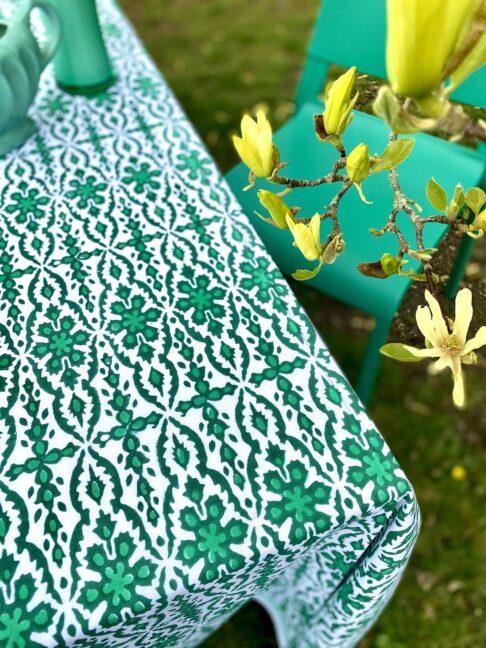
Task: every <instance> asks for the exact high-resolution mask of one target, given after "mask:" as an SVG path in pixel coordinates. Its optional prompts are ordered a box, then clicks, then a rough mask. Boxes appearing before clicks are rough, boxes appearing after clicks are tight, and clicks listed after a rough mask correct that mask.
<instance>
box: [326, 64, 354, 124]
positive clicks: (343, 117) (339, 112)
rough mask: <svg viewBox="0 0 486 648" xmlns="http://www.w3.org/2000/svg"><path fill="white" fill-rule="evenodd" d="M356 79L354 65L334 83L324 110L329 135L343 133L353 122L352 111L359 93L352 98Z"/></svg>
mask: <svg viewBox="0 0 486 648" xmlns="http://www.w3.org/2000/svg"><path fill="white" fill-rule="evenodd" d="M355 80H356V68H355V67H352V68H350V69H349V70H348V71H347V72H345V73H344V74H342V75H341V76H340V77H339V78H338V79H336V81H334V83H333V84H332V86H331V88H330V90H329V94H328V96H327V99H326V106H325V110H324V128H325V129H326V133H327V134H328V135H338V136H339V135H342V134H343V133H344V131H345V130H346V128H347V126H348V125H349V123H350V122H351V111H352V110H353V108H354V104H355V103H356V101H357V99H358V93H356V94H355V96H354V97H353V99H351V92H352V90H353V87H354V82H355Z"/></svg>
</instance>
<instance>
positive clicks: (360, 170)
mask: <svg viewBox="0 0 486 648" xmlns="http://www.w3.org/2000/svg"><path fill="white" fill-rule="evenodd" d="M346 172H347V174H348V176H349V179H350V180H352V181H353V182H354V183H356V184H361V183H362V182H363V180H365V178H367V177H368V174H369V172H370V152H369V150H368V147H367V146H366V144H358V146H357V147H356V148H355V149H353V150H352V151H351V153H350V154H349V155H348V159H347V162H346Z"/></svg>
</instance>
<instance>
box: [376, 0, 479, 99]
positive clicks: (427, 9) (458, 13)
mask: <svg viewBox="0 0 486 648" xmlns="http://www.w3.org/2000/svg"><path fill="white" fill-rule="evenodd" d="M480 3H481V0H387V22H388V33H387V49H386V64H387V72H388V79H389V81H390V84H391V86H392V88H393V90H394V91H395V92H396V93H397V94H402V95H405V96H407V97H414V98H417V99H420V98H423V97H426V96H427V95H430V94H431V93H432V92H433V91H434V90H436V89H437V88H438V87H439V86H440V84H441V83H442V81H443V80H444V74H445V72H446V68H447V63H448V60H449V58H450V56H451V55H452V54H453V52H454V50H455V49H456V47H457V46H458V43H459V40H460V39H461V38H462V37H463V36H464V31H465V30H466V28H467V25H468V24H469V23H470V21H471V19H472V17H473V15H474V13H475V12H476V10H477V9H478V7H479V5H480Z"/></svg>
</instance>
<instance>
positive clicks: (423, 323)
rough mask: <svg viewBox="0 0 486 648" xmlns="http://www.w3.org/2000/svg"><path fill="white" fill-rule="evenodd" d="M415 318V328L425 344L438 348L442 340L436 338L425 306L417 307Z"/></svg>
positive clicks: (429, 314)
mask: <svg viewBox="0 0 486 648" xmlns="http://www.w3.org/2000/svg"><path fill="white" fill-rule="evenodd" d="M415 318H416V320H417V326H418V327H419V330H420V332H421V333H422V335H423V336H424V338H425V339H426V340H427V342H429V343H430V344H431V345H432V346H434V347H438V346H440V344H441V342H442V339H440V338H439V337H438V336H437V333H436V331H435V328H434V325H433V324H432V315H431V313H430V310H429V309H428V308H427V306H419V307H418V308H417V312H416V314H415Z"/></svg>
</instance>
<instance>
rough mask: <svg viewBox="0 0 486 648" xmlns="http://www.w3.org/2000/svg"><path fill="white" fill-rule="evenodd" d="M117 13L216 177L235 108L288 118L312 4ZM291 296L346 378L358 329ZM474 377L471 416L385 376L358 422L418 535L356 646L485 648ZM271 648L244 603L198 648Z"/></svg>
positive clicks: (484, 468)
mask: <svg viewBox="0 0 486 648" xmlns="http://www.w3.org/2000/svg"><path fill="white" fill-rule="evenodd" d="M121 4H122V5H123V6H124V8H125V9H126V11H127V13H128V14H129V16H130V17H131V19H132V20H133V22H134V23H135V25H136V27H137V29H138V31H139V33H140V35H141V37H142V38H143V40H144V41H145V43H146V46H147V48H148V50H149V51H150V53H151V55H152V56H153V58H154V59H155V61H156V62H157V64H158V65H159V67H160V69H161V70H162V72H163V73H164V75H165V76H166V78H167V79H168V81H169V83H170V84H171V86H172V88H173V89H174V91H175V93H176V94H177V96H178V97H179V99H180V101H181V103H182V105H183V106H184V108H185V110H186V111H187V113H188V115H189V117H190V119H191V120H192V121H193V123H194V124H195V126H196V128H197V129H198V131H199V132H200V134H201V136H202V137H203V139H204V140H205V142H206V144H207V145H208V147H209V149H210V150H211V152H212V154H213V155H214V157H215V159H216V160H217V162H218V164H219V165H220V166H221V168H222V169H223V170H226V169H228V168H230V167H231V165H232V164H234V163H235V162H236V158H235V155H234V153H233V150H232V146H231V143H230V138H229V135H230V133H231V131H233V130H236V129H237V127H238V124H239V120H240V117H241V113H242V112H243V111H244V110H245V109H248V108H251V107H252V106H254V105H255V104H256V103H258V102H264V103H266V104H267V105H268V107H269V109H270V115H271V118H272V122H273V123H274V124H275V125H276V126H278V124H280V123H282V122H283V121H284V120H285V119H287V118H288V116H289V115H290V114H291V111H292V104H291V100H292V94H293V91H294V88H295V85H296V82H297V78H298V73H299V69H300V67H301V65H302V63H303V60H304V56H305V48H306V42H307V39H308V36H309V34H310V30H311V28H312V24H313V21H314V17H315V14H316V11H317V9H318V6H319V4H320V3H319V2H318V0H300V2H299V3H295V2H294V1H293V0H259V2H253V3H249V2H246V1H244V0H208V1H206V2H204V1H201V0H143V2H140V1H137V0H122V1H121ZM478 281H480V280H479V279H478ZM293 287H294V288H295V289H296V292H297V294H298V296H299V299H300V300H301V302H302V303H303V305H304V307H305V308H306V310H307V311H308V312H309V314H310V316H311V318H312V319H313V321H314V322H315V324H316V326H317V327H318V329H319V330H320V331H321V333H322V335H323V337H324V339H325V340H326V341H327V343H328V344H329V347H330V349H331V350H332V352H333V353H334V355H335V356H336V358H337V359H338V361H339V362H340V363H341V365H342V367H343V369H344V370H345V372H346V373H347V375H348V376H349V377H350V379H351V380H352V379H353V378H354V377H355V375H356V372H357V367H358V365H359V359H360V355H361V353H362V351H363V348H364V344H365V341H366V334H365V329H366V327H367V325H368V322H367V321H366V319H364V318H363V317H362V316H360V314H359V313H350V311H349V310H348V309H344V308H343V307H342V306H339V305H337V304H335V303H334V302H332V301H331V300H328V299H327V298H324V297H323V296H321V295H320V294H319V293H316V292H315V291H314V290H312V289H310V288H308V287H306V286H302V285H299V286H293ZM480 287H481V289H482V290H483V291H485V290H486V286H485V285H484V284H481V286H480ZM483 355H484V352H483ZM485 369H486V366H485V363H484V362H483V364H482V367H479V368H471V369H469V368H467V374H468V379H469V381H468V389H469V401H470V404H469V408H468V410H467V411H466V412H465V413H457V412H454V411H453V410H452V409H451V406H450V387H451V385H450V382H449V376H446V375H444V376H440V377H438V378H433V379H432V378H428V377H427V375H426V374H425V373H424V372H423V368H422V367H421V366H417V365H415V366H404V365H400V366H398V365H395V364H393V363H392V362H391V361H388V362H385V364H384V368H383V371H382V373H381V377H380V381H379V385H378V388H377V390H376V393H375V397H374V400H373V403H372V406H371V413H372V416H373V418H374V419H375V421H376V423H377V425H378V426H379V428H380V429H381V431H382V433H383V435H384V436H385V438H386V440H387V442H388V443H389V445H390V446H391V448H392V450H393V451H394V453H395V455H396V457H397V458H398V460H399V461H400V463H401V465H402V467H403V468H404V470H405V471H406V472H407V474H408V476H409V478H410V479H411V481H412V483H413V484H414V487H415V490H416V492H417V496H418V499H419V501H420V505H421V509H422V515H423V529H422V533H421V536H420V539H419V542H418V545H417V548H416V551H415V553H414V556H413V558H412V561H411V563H410V567H409V569H408V571H407V573H406V575H405V577H404V579H403V582H402V584H401V585H400V588H399V590H398V593H397V595H396V596H395V598H394V599H393V601H392V602H391V604H390V605H389V607H388V608H387V610H386V612H385V613H384V614H383V616H382V617H381V619H380V620H379V621H378V623H377V624H376V625H375V627H374V628H373V630H372V631H371V633H370V634H369V635H368V636H367V637H366V638H365V639H364V640H363V642H362V643H361V646H360V648H412V647H413V648H479V647H481V646H486V560H485V557H486V507H485V505H484V502H485V497H486V452H485V448H486V436H485V431H486V408H485V407H484V394H485V387H486V379H485ZM456 465H461V466H463V467H464V468H465V471H466V476H465V479H463V480H462V481H457V480H454V479H453V478H452V475H451V470H452V468H453V467H454V466H456ZM275 646H276V642H275V639H274V637H273V632H272V627H271V624H270V622H269V620H268V618H267V617H266V615H265V614H264V613H263V612H262V611H261V610H260V609H259V608H258V607H257V606H256V605H254V604H250V605H247V606H245V608H243V609H242V610H241V611H240V612H239V613H238V614H237V615H236V616H235V617H234V618H233V620H232V621H230V622H229V623H227V624H226V625H225V626H224V627H223V628H221V630H220V631H219V632H218V633H217V634H216V635H214V636H213V637H212V638H211V639H210V640H209V641H207V642H206V644H205V648H271V647H275Z"/></svg>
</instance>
